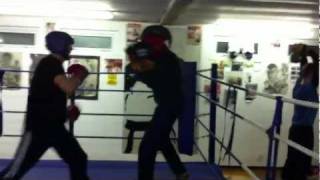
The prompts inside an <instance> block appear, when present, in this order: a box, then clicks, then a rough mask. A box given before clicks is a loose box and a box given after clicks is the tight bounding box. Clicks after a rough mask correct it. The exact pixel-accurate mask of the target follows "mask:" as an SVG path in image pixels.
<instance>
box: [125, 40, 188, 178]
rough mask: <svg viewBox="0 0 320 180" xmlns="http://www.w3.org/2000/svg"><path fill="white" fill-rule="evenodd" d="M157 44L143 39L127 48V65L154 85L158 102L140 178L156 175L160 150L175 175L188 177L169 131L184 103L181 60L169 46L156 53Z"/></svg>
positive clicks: (146, 139) (145, 139)
mask: <svg viewBox="0 0 320 180" xmlns="http://www.w3.org/2000/svg"><path fill="white" fill-rule="evenodd" d="M153 42H156V41H153ZM154 47H155V44H154V45H153V46H152V45H149V44H147V43H146V42H140V43H137V44H134V45H132V46H130V47H129V48H128V49H127V51H126V52H127V55H128V56H129V61H130V63H129V65H128V69H130V71H131V72H132V73H134V74H135V76H134V79H135V81H141V82H143V83H144V84H146V85H147V86H148V87H149V88H151V89H152V91H153V95H154V100H155V102H156V104H157V107H156V109H155V112H154V114H153V117H152V120H151V122H150V127H149V128H148V129H147V130H146V132H145V134H144V137H143V139H142V142H141V144H140V148H139V157H138V179H139V180H152V179H153V174H154V165H155V159H156V155H157V151H161V152H162V153H163V155H164V157H165V158H166V160H167V162H168V163H169V166H170V168H171V169H172V171H173V172H174V174H175V175H176V179H177V180H187V179H189V175H188V173H187V171H186V168H185V167H184V165H183V164H182V162H181V160H180V158H179V156H178V154H177V152H176V150H175V148H174V147H173V144H172V143H171V141H170V132H171V130H172V127H173V124H174V123H175V121H176V119H177V118H178V117H179V116H180V114H181V111H182V105H183V93H182V87H181V86H182V84H181V83H182V82H181V81H182V80H181V78H182V77H181V76H182V74H181V69H180V61H181V60H180V59H179V58H178V57H177V56H176V55H175V54H174V53H172V52H171V51H169V49H168V48H165V49H157V50H161V51H159V52H161V53H159V54H157V56H155V53H154V50H155V49H154ZM157 47H160V46H157ZM130 85H132V86H133V84H130Z"/></svg>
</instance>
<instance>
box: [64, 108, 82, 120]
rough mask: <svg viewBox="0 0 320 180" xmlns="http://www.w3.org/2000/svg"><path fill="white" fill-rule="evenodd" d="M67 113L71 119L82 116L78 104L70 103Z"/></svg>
mask: <svg viewBox="0 0 320 180" xmlns="http://www.w3.org/2000/svg"><path fill="white" fill-rule="evenodd" d="M67 115H68V119H69V120H70V121H76V120H77V119H78V118H79V116H80V110H79V108H78V107H77V106H76V105H70V106H68V108H67Z"/></svg>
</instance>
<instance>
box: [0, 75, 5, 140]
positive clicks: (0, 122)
mask: <svg viewBox="0 0 320 180" xmlns="http://www.w3.org/2000/svg"><path fill="white" fill-rule="evenodd" d="M4 73H5V71H3V70H0V111H1V113H0V136H2V135H3V109H2V85H3V75H4Z"/></svg>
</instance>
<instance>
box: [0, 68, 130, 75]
mask: <svg viewBox="0 0 320 180" xmlns="http://www.w3.org/2000/svg"><path fill="white" fill-rule="evenodd" d="M0 71H4V72H11V73H34V71H29V70H17V69H7V68H0ZM90 74H92V75H93V74H98V75H99V74H118V75H126V74H131V73H126V72H89V75H90Z"/></svg>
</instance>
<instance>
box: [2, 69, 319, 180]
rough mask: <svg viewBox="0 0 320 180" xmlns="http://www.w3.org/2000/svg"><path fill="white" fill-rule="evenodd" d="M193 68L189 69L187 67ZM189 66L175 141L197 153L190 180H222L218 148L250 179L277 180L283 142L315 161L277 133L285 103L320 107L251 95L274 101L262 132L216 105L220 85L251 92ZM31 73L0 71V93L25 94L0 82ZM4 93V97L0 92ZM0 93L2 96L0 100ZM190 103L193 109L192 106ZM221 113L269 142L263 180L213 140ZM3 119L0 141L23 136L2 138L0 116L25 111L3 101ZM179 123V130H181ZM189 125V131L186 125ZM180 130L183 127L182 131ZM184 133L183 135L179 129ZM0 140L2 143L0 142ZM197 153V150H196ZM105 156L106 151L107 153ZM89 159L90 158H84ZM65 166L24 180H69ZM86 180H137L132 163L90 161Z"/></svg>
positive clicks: (160, 172)
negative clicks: (202, 87)
mask: <svg viewBox="0 0 320 180" xmlns="http://www.w3.org/2000/svg"><path fill="white" fill-rule="evenodd" d="M191 64H192V65H191ZM191 64H190V66H189V67H188V68H189V70H188V71H186V72H188V73H187V74H188V76H189V77H191V76H193V80H191V81H190V82H188V84H187V87H190V88H191V89H193V90H194V91H186V92H184V93H186V94H188V96H189V97H190V98H189V101H188V102H187V103H188V105H187V107H186V114H184V115H183V116H184V119H185V118H187V119H188V120H187V121H185V122H186V123H185V124H182V123H181V122H182V121H180V123H179V132H178V137H177V138H175V139H177V140H178V141H179V143H178V148H179V150H180V152H182V153H184V154H189V155H192V154H198V155H199V156H200V157H201V158H202V159H203V162H191V163H186V167H187V169H188V171H189V172H190V174H191V178H190V179H194V180H207V179H208V180H209V179H212V180H220V179H221V180H223V179H225V178H224V175H223V172H222V170H221V168H220V167H219V165H218V164H219V163H217V162H218V160H217V157H216V156H217V155H216V151H215V150H216V148H217V147H216V144H219V145H220V147H221V148H223V149H224V150H225V151H226V152H227V154H228V156H229V157H230V158H232V159H233V160H235V162H237V164H238V165H239V166H240V167H241V168H242V169H243V170H244V171H245V172H246V173H247V174H248V176H249V177H250V179H254V180H259V179H266V180H275V179H276V168H277V160H278V150H279V143H284V144H286V145H288V146H290V147H292V148H294V149H296V150H298V151H300V152H302V153H304V154H306V155H308V156H310V157H312V158H313V159H315V160H317V162H319V154H318V153H317V152H314V151H312V150H310V149H307V148H305V147H303V146H301V145H299V144H297V143H295V142H293V141H291V140H289V139H287V138H283V137H281V136H280V133H281V131H280V129H281V125H282V112H283V104H284V103H289V104H294V105H299V106H304V107H309V108H319V107H318V104H316V103H311V102H305V101H300V100H295V99H291V98H287V97H284V96H277V95H270V94H264V93H260V92H256V91H255V92H254V93H255V94H256V95H257V96H258V97H261V98H268V99H271V100H274V101H275V111H274V114H273V120H272V122H271V124H270V126H269V127H264V126H262V125H260V124H258V123H257V122H256V121H253V120H250V119H248V118H246V117H244V116H243V115H241V114H239V113H237V112H235V111H234V110H232V109H230V108H228V107H226V106H224V105H222V104H221V103H219V102H218V101H217V85H218V84H222V85H225V86H227V87H230V88H232V89H233V90H237V91H244V92H247V91H251V90H249V89H245V88H243V87H241V86H238V85H234V84H229V83H226V82H224V81H221V80H219V79H218V78H217V77H218V76H217V65H215V64H213V65H212V67H211V69H205V70H196V64H195V63H191ZM10 72H11V73H32V72H30V71H17V70H12V69H0V77H1V83H0V84H1V86H0V93H1V92H2V90H10V89H11V88H12V89H15V88H16V89H17V88H18V89H25V90H28V89H29V87H5V86H3V83H2V79H3V74H4V73H10ZM205 72H210V74H211V75H210V76H206V75H204V73H205ZM91 74H102V75H106V74H121V75H125V74H126V73H102V72H101V73H100V72H99V73H91ZM200 78H202V79H206V80H209V81H210V82H211V84H210V94H206V93H204V92H196V84H197V83H196V82H197V79H200ZM80 91H97V90H95V89H80ZM98 91H100V92H106V93H107V92H118V93H125V92H126V91H124V90H111V89H110V90H109V89H99V90H98ZM131 92H133V93H151V92H150V91H140V90H137V91H136V90H133V91H131ZM1 94H2V93H1ZM1 94H0V95H1ZM0 97H1V98H0V100H3V101H5V99H2V96H0ZM200 99H202V100H205V101H207V102H208V103H209V112H208V113H204V114H196V104H197V103H196V102H197V101H199V100H200ZM192 103H193V104H192ZM218 108H220V109H222V110H224V111H225V112H227V113H229V114H230V115H232V116H234V117H235V118H234V120H235V121H238V120H240V121H243V122H245V123H247V124H248V125H249V126H252V127H253V128H256V129H257V130H259V131H260V132H261V133H262V134H265V135H266V138H268V140H269V143H268V156H267V157H268V158H267V162H266V171H265V172H266V174H265V176H264V177H258V176H257V175H256V174H255V173H254V172H253V171H252V170H251V169H250V168H249V167H248V165H247V164H246V163H245V162H243V161H242V160H241V159H240V158H238V157H237V156H236V155H235V153H233V152H232V142H231V144H230V143H229V144H227V145H226V144H225V143H224V141H223V140H221V139H219V138H218V137H217V136H216V121H217V109H218ZM0 111H1V116H0V136H1V137H6V138H17V137H21V135H15V134H3V127H2V123H3V122H2V121H3V114H6V113H7V114H25V113H26V112H24V111H13V110H6V109H3V108H2V102H1V106H0ZM81 116H117V117H152V114H125V113H123V114H116V113H88V112H82V113H81ZM203 117H206V118H208V121H209V126H207V125H206V123H204V122H203V120H202V118H203ZM180 124H182V125H180ZM190 124H191V125H192V126H190ZM73 126H76V124H75V125H73V124H72V123H70V124H69V127H70V128H69V129H70V131H71V132H73ZM182 126H183V128H182ZM195 126H197V128H199V129H200V128H201V129H202V130H204V131H205V132H206V133H207V134H208V135H207V136H205V137H201V136H197V135H195V134H196V133H195V132H194V128H195ZM185 128H186V129H187V131H186V130H184V131H182V130H180V129H185ZM1 137H0V138H1ZM75 137H76V138H80V139H81V138H84V139H116V140H124V139H128V137H123V136H94V135H92V136H78V135H75ZM203 138H208V141H207V142H208V145H209V148H208V149H207V150H204V149H202V147H201V146H200V145H199V144H198V142H199V141H198V140H199V139H203ZM134 139H141V138H138V137H134ZM194 150H195V151H194ZM106 151H108V149H106ZM88 156H90V154H88ZM7 163H8V161H7V160H0V170H1V169H2V168H3V167H4V165H6V164H7ZM66 169H67V167H66V165H65V164H63V163H60V162H51V161H45V160H41V161H40V162H39V163H38V165H37V166H36V167H35V168H33V169H32V170H31V171H30V173H28V174H27V175H26V177H25V178H24V179H26V180H36V179H41V178H43V177H46V179H47V180H51V179H52V180H53V179H61V180H64V179H68V174H67V170H66ZM88 169H89V176H90V177H91V179H93V180H95V179H97V180H98V179H101V180H102V179H114V180H122V179H123V180H125V179H126V180H127V179H135V177H136V162H114V161H108V162H100V161H90V162H89V167H88ZM155 177H156V179H159V180H160V179H163V180H169V179H173V178H174V176H173V174H172V173H170V170H169V168H168V167H167V165H166V164H165V163H157V165H156V170H155Z"/></svg>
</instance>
